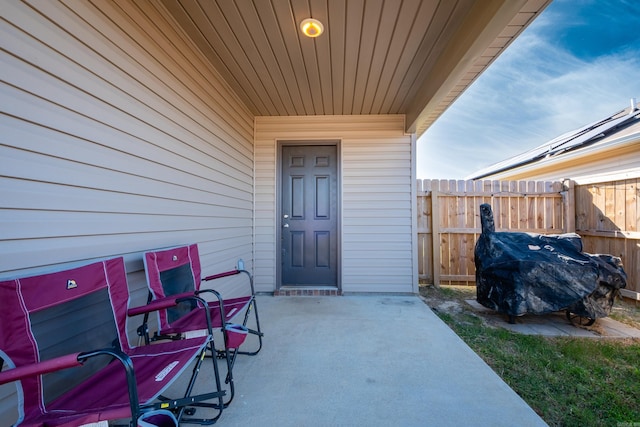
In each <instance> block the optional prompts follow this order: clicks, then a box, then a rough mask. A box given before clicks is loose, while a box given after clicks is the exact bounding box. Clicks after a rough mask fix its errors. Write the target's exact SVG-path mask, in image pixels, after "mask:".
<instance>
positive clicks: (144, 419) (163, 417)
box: [138, 409, 178, 427]
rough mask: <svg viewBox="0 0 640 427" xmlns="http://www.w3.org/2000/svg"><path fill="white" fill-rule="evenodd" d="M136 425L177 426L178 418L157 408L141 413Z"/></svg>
mask: <svg viewBox="0 0 640 427" xmlns="http://www.w3.org/2000/svg"><path fill="white" fill-rule="evenodd" d="M138 427H178V420H176V417H175V416H174V415H173V414H172V413H171V412H169V411H167V410H165V409H158V410H155V411H150V412H147V413H146V414H142V415H141V416H140V417H139V418H138Z"/></svg>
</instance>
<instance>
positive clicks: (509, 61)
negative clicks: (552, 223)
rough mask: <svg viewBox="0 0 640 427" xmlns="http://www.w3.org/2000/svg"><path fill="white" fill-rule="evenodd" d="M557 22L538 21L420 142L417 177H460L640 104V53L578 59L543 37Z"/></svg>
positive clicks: (550, 19) (551, 17)
mask: <svg viewBox="0 0 640 427" xmlns="http://www.w3.org/2000/svg"><path fill="white" fill-rule="evenodd" d="M558 19H566V17H562V16H559V15H557V14H555V15H553V14H552V15H551V16H550V17H549V16H547V17H545V15H544V14H543V15H542V16H541V17H540V18H538V20H537V21H536V22H535V23H534V25H535V27H534V25H532V27H530V28H529V29H527V30H526V31H525V32H524V33H523V34H522V35H521V36H520V37H519V38H518V39H517V40H516V41H515V42H514V43H513V44H512V45H511V46H510V47H509V48H508V49H507V51H506V52H505V53H504V54H503V55H502V56H501V57H500V58H498V59H497V60H496V62H495V63H494V64H493V65H492V66H491V67H490V68H489V69H488V70H487V71H486V72H485V73H484V74H483V75H482V76H481V77H480V78H479V79H478V80H477V81H476V82H475V83H474V84H473V85H472V86H471V87H470V88H469V89H468V90H467V91H466V92H465V93H464V94H463V95H462V96H461V97H460V98H459V99H458V100H457V101H456V102H455V103H454V105H452V106H451V107H450V108H449V109H448V110H447V111H446V112H445V113H444V114H443V115H442V116H441V117H440V118H439V119H438V120H437V121H436V123H435V124H434V125H433V126H432V127H431V128H430V129H429V130H428V131H427V132H426V133H425V134H424V135H423V136H422V137H421V138H420V140H419V141H418V177H419V178H451V179H461V178H462V177H464V176H466V175H469V174H470V173H472V172H474V171H476V170H478V169H481V168H483V167H486V166H488V165H491V164H493V163H496V162H498V161H501V160H504V159H506V158H509V157H511V156H514V155H516V154H519V153H522V152H523V151H526V150H528V149H530V148H532V147H535V146H538V145H540V144H542V143H544V142H545V141H547V140H550V139H553V138H555V137H556V136H558V135H560V134H562V133H565V132H567V131H570V130H572V129H575V128H578V127H581V126H583V125H586V124H588V123H590V122H593V121H595V120H598V119H602V118H605V117H606V116H608V115H610V114H613V113H615V112H616V111H618V110H620V109H622V108H626V107H627V106H628V105H629V99H630V98H632V97H636V98H640V79H639V78H638V76H637V75H638V70H639V69H640V48H638V49H637V50H635V51H634V50H632V49H627V50H625V51H622V52H618V53H611V54H608V55H606V56H600V57H598V58H596V60H594V61H591V62H587V61H584V60H581V59H579V58H577V57H576V56H575V55H574V54H572V53H571V52H568V51H566V50H564V49H563V48H562V47H560V46H559V45H557V44H554V43H553V42H552V41H548V40H547V39H546V38H545V34H547V30H548V29H549V28H550V26H554V25H558V23H557V22H555V20H558ZM574 24H575V23H574ZM530 30H531V31H530ZM621 31H624V30H623V29H621Z"/></svg>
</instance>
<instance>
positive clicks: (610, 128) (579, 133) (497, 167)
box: [465, 107, 640, 179]
mask: <svg viewBox="0 0 640 427" xmlns="http://www.w3.org/2000/svg"><path fill="white" fill-rule="evenodd" d="M631 108H633V110H631V109H630V108H629V109H626V110H621V111H618V112H617V113H615V114H613V115H611V116H609V117H607V118H605V119H603V120H598V121H596V122H593V123H591V124H589V125H587V126H583V127H581V128H579V129H576V130H574V131H571V132H567V133H564V134H562V135H560V136H558V137H556V138H554V139H552V140H551V141H548V142H545V143H544V144H542V145H540V146H538V147H536V148H533V149H531V150H529V151H526V152H524V153H521V154H518V155H516V156H514V157H511V158H509V159H506V160H503V161H500V162H498V163H494V164H493V165H491V166H489V167H486V168H484V169H481V170H479V171H476V172H474V173H472V174H470V175H468V176H467V177H465V179H484V178H487V177H491V176H493V175H496V174H499V173H503V172H506V171H509V170H513V169H517V168H520V167H523V166H525V165H530V164H534V163H537V162H540V161H542V160H544V159H547V158H550V157H559V156H562V155H564V154H566V153H569V152H572V151H575V150H578V149H581V148H584V147H587V146H590V145H593V144H595V143H597V142H599V141H602V140H603V139H605V138H610V137H611V136H612V135H615V134H616V133H618V132H620V131H621V130H622V129H625V128H628V127H629V126H632V125H634V124H637V123H640V110H639V109H638V108H637V107H631ZM623 140H625V141H626V138H623ZM616 141H617V140H616ZM603 147H604V146H603Z"/></svg>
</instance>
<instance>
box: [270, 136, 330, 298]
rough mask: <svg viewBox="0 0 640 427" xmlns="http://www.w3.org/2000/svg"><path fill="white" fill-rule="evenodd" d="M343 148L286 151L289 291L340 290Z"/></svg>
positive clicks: (285, 278)
mask: <svg viewBox="0 0 640 427" xmlns="http://www.w3.org/2000/svg"><path fill="white" fill-rule="evenodd" d="M337 161H338V158H337V147H336V146H335V145H300V146H286V145H285V146H282V207H281V218H280V221H281V226H282V233H281V249H282V285H283V286H298V285H299V286H336V285H337V277H338V273H337V259H338V254H337V248H338V239H337V223H338V222H337V216H338V208H337V199H338V196H337V191H338V184H337V181H338V180H337V171H338V168H337Z"/></svg>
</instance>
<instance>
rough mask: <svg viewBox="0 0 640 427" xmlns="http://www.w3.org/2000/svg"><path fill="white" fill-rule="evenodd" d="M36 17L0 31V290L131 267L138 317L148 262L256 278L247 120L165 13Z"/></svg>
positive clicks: (71, 11) (81, 7) (114, 9)
mask: <svg viewBox="0 0 640 427" xmlns="http://www.w3.org/2000/svg"><path fill="white" fill-rule="evenodd" d="M29 3H30V4H26V3H23V2H17V1H11V2H3V5H2V17H3V20H2V21H0V26H1V27H2V38H1V40H0V44H1V46H2V51H1V52H0V60H1V61H2V64H1V65H0V82H1V83H0V99H1V100H2V102H1V105H2V113H0V129H1V130H0V135H2V139H1V140H0V227H1V228H2V233H1V242H0V279H7V278H13V277H21V276H26V275H32V274H38V273H43V272H49V271H55V270H59V269H63V268H67V267H71V266H74V265H80V264H85V263H88V262H90V261H92V260H94V259H99V258H107V257H113V256H120V255H124V256H125V260H126V265H127V271H128V273H129V285H130V287H131V288H132V290H133V293H134V299H133V301H132V304H136V303H143V302H144V301H145V298H146V290H145V284H144V283H145V279H144V274H143V273H142V269H143V263H142V252H144V251H146V250H150V249H156V248H161V247H166V246H173V245H178V244H184V243H191V242H197V243H199V244H200V249H201V257H202V261H203V273H204V274H211V273H213V272H216V271H221V270H230V269H232V268H233V267H234V266H235V263H236V260H237V259H238V258H243V259H244V260H245V261H246V266H247V267H248V268H252V251H253V244H252V238H253V236H252V234H253V116H252V115H251V114H249V112H248V111H247V110H246V109H245V107H244V106H243V105H242V104H241V103H240V102H239V101H238V100H237V98H236V97H235V96H234V94H233V93H232V92H231V91H230V90H229V88H228V87H227V86H226V85H225V84H224V83H223V82H222V80H221V79H220V78H219V76H218V75H216V74H213V73H212V72H211V67H210V65H209V64H208V63H206V60H205V59H204V58H203V56H202V55H201V54H200V53H199V51H198V50H197V49H195V48H194V47H193V45H192V44H191V43H190V42H189V41H188V39H187V38H186V37H184V35H183V34H182V33H181V32H179V31H178V30H176V28H177V27H176V26H175V25H174V24H173V21H172V20H171V19H170V17H169V16H168V15H167V14H166V13H165V11H164V10H163V9H162V6H161V4H160V3H159V2H153V1H149V2H145V1H136V2H115V1H114V2H112V1H109V2H93V3H90V2H72V3H69V7H67V6H66V5H65V4H62V3H58V2H49V1H39V2H29ZM228 285H231V283H229V284H228ZM3 309H5V307H3ZM132 326H133V327H135V326H136V325H132ZM14 392H15V387H14V386H12V385H5V386H2V387H0V420H3V422H2V424H3V425H5V424H6V425H8V423H9V424H10V423H11V415H10V413H11V412H12V411H13V412H15V408H16V401H15V394H13V393H14ZM13 419H15V418H13Z"/></svg>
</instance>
